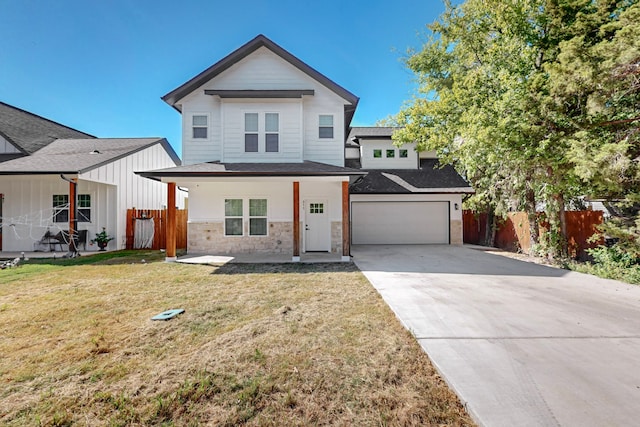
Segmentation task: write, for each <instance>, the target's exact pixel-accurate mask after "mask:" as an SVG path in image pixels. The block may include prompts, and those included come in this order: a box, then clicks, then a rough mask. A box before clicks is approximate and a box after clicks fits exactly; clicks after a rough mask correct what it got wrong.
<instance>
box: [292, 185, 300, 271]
mask: <svg viewBox="0 0 640 427" xmlns="http://www.w3.org/2000/svg"><path fill="white" fill-rule="evenodd" d="M291 260H292V261H293V262H300V183H299V182H298V181H294V182H293V257H292V258H291Z"/></svg>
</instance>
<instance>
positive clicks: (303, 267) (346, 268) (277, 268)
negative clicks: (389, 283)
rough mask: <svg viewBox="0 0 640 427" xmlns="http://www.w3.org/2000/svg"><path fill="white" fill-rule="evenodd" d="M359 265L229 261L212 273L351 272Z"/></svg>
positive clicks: (344, 263)
mask: <svg viewBox="0 0 640 427" xmlns="http://www.w3.org/2000/svg"><path fill="white" fill-rule="evenodd" d="M354 271H360V270H358V267H356V266H355V264H353V263H351V262H348V263H347V262H326V263H325V262H322V263H308V264H307V263H264V264H249V263H237V264H234V263H228V264H224V265H222V266H220V267H217V268H216V269H215V270H214V271H213V272H212V273H211V274H263V273H298V274H306V273H351V272H354Z"/></svg>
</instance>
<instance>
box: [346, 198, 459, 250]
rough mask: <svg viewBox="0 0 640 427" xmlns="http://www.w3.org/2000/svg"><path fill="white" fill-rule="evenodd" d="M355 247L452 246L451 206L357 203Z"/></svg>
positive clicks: (353, 219)
mask: <svg viewBox="0 0 640 427" xmlns="http://www.w3.org/2000/svg"><path fill="white" fill-rule="evenodd" d="M351 239H352V242H353V244H354V245H375V244H448V243H449V202H353V203H351Z"/></svg>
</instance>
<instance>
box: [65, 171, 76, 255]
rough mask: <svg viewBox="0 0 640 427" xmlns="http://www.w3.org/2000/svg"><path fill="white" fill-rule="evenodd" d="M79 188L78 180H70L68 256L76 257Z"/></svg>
mask: <svg viewBox="0 0 640 427" xmlns="http://www.w3.org/2000/svg"><path fill="white" fill-rule="evenodd" d="M77 187H78V179H77V178H74V179H71V180H69V254H68V255H67V256H76V255H77V252H78V249H77V248H76V240H75V235H76V231H77V229H78V226H77V223H78V220H77V218H76V201H77Z"/></svg>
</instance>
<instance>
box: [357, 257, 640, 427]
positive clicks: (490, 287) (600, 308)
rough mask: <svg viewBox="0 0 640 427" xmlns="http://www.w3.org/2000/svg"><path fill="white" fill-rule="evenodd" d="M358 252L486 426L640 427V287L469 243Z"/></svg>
mask: <svg viewBox="0 0 640 427" xmlns="http://www.w3.org/2000/svg"><path fill="white" fill-rule="evenodd" d="M352 255H353V256H354V262H355V263H356V265H357V266H358V267H359V268H360V269H361V270H362V271H363V272H364V274H365V275H366V277H367V278H368V279H369V281H370V282H371V283H372V284H373V286H374V287H375V288H376V289H377V290H378V292H379V293H380V294H381V295H382V297H383V298H384V299H385V301H386V302H387V303H388V304H389V306H390V307H391V309H392V310H393V311H394V312H395V313H396V315H397V316H398V318H400V320H401V321H402V323H403V324H404V325H405V327H407V328H408V329H409V330H410V331H411V332H412V333H413V334H414V335H415V337H416V339H417V340H418V342H419V343H420V345H421V346H422V348H423V349H424V350H425V351H426V352H427V354H428V355H429V356H430V358H431V360H432V361H433V363H434V364H435V365H436V367H437V368H438V369H439V371H440V373H441V374H442V376H443V377H444V378H445V380H446V381H447V382H448V383H449V385H450V386H451V387H452V388H453V389H454V390H455V391H456V393H457V394H458V395H459V396H460V398H461V400H462V402H463V403H464V404H466V406H467V409H468V411H469V413H470V414H471V415H472V416H473V417H474V419H475V420H476V421H477V422H478V423H479V424H480V425H484V426H492V427H493V426H581V427H583V426H633V425H639V424H640V286H633V285H627V284H624V283H620V282H616V281H612V280H604V279H598V278H596V277H593V276H588V275H583V274H579V273H574V272H568V271H565V270H560V269H555V268H551V267H545V266H540V265H536V264H533V263H528V262H523V261H518V260H514V259H510V258H507V257H503V256H500V255H494V254H488V253H485V252H482V251H478V250H472V249H469V248H462V247H452V246H355V247H354V248H353V250H352Z"/></svg>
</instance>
